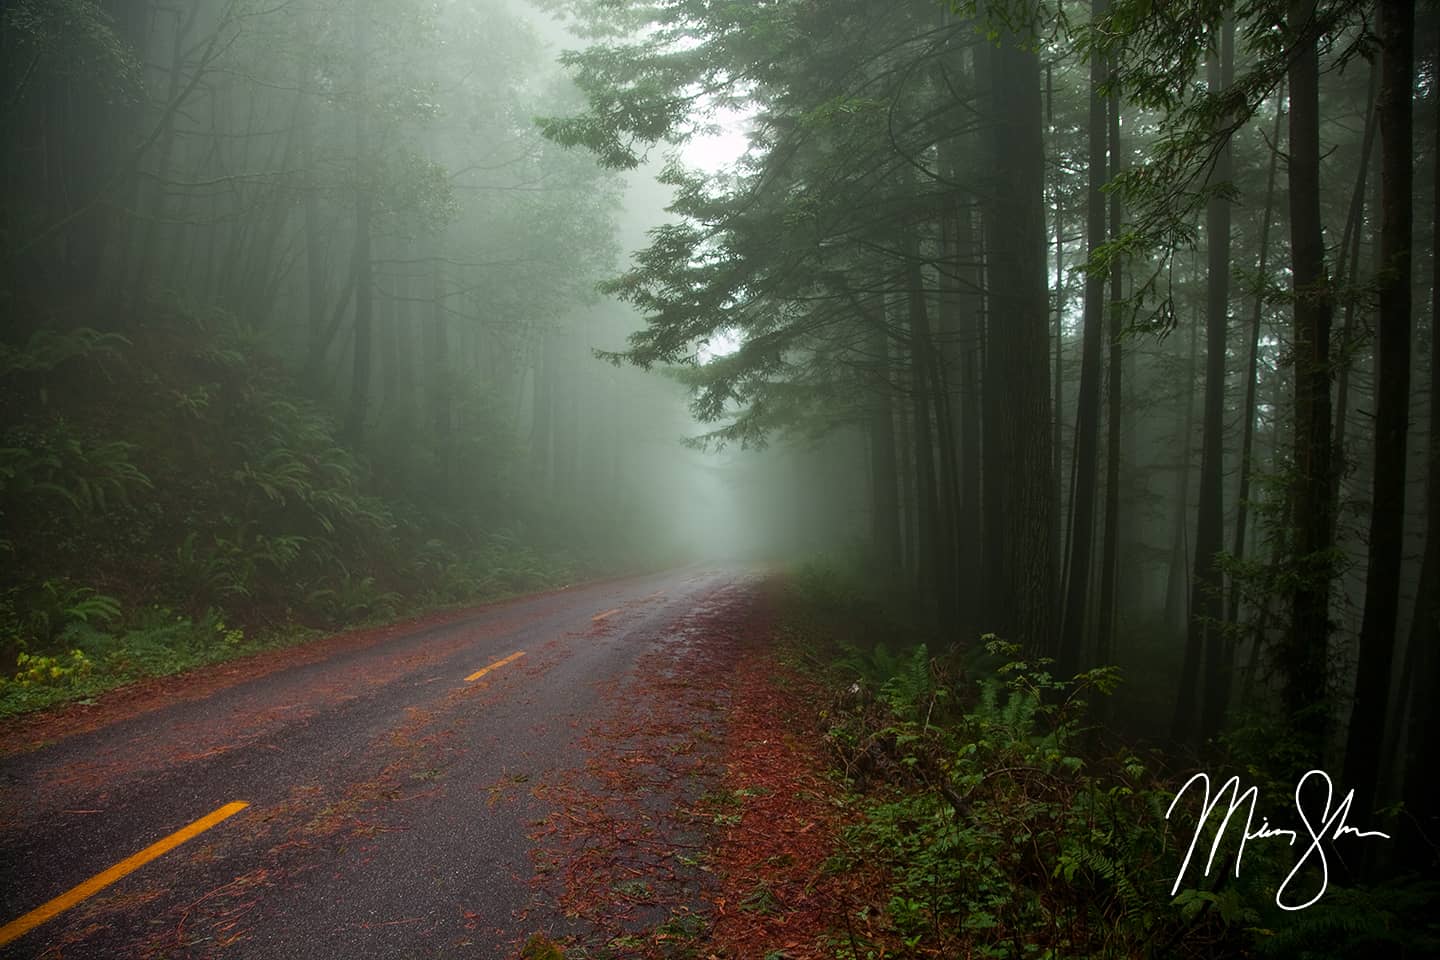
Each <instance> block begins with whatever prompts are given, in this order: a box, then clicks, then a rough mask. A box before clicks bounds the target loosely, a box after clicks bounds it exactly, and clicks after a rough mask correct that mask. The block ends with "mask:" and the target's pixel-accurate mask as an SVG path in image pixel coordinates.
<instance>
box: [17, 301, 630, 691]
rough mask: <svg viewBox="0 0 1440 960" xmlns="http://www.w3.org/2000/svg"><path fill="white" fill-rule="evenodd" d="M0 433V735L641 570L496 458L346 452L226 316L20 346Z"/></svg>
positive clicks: (415, 438)
mask: <svg viewBox="0 0 1440 960" xmlns="http://www.w3.org/2000/svg"><path fill="white" fill-rule="evenodd" d="M479 402H480V401H478V400H477V401H476V403H477V404H478V403H479ZM472 406H473V405H472ZM0 410H3V411H4V417H3V420H0V584H3V587H0V716H10V715H14V714H17V713H22V712H25V711H27V710H33V709H36V708H39V707H43V706H48V705H51V704H54V703H58V702H62V701H65V700H72V699H77V698H79V699H83V698H86V697H90V696H93V695H95V694H96V693H97V692H99V691H101V690H103V689H106V688H108V687H113V686H116V685H119V684H123V683H126V682H129V681H131V680H134V679H137V678H140V677H146V676H154V675H157V674H166V673H174V672H177V671H181V670H185V669H188V668H191V667H194V666H198V665H201V664H205V663H211V662H215V661H217V660H222V659H226V658H230V657H233V656H237V655H240V654H244V653H248V652H252V651H254V650H257V649H261V648H264V647H267V646H274V645H278V644H288V643H293V642H296V641H297V640H298V639H303V638H305V637H310V636H315V635H319V634H321V633H326V632H333V631H335V630H337V629H342V628H346V627H351V626H356V625H362V624H369V623H376V622H383V621H388V620H393V619H395V618H397V617H401V616H405V615H408V614H414V613H419V612H423V611H429V610H435V609H439V608H444V607H449V606H456V605H464V604H469V603H475V602H479V601H485V600H490V599H496V598H499V597H504V596H508V595H514V594H519V593H525V592H530V591H534V590H540V589H545V588H548V587H552V586H558V585H561V584H565V583H571V582H574V581H575V580H577V579H581V578H583V577H584V576H586V575H591V574H593V573H595V572H598V571H599V570H602V569H606V568H614V567H615V566H617V565H618V566H626V565H634V563H635V558H627V557H623V556H617V554H616V551H613V550H612V551H610V552H608V553H602V551H601V550H600V549H599V548H598V547H597V546H596V543H597V542H598V536H590V537H588V538H587V535H586V533H585V527H584V521H583V519H582V520H577V521H576V522H574V523H570V522H569V519H570V518H569V517H568V516H567V515H566V514H565V512H564V511H563V510H559V509H557V508H555V507H554V505H552V504H548V503H546V502H544V500H543V498H542V497H541V496H540V495H538V494H535V493H533V492H532V491H530V490H529V489H528V488H527V484H526V483H525V482H524V477H523V476H521V475H520V473H519V469H518V467H516V464H517V463H518V460H517V458H516V456H515V455H514V454H513V451H512V450H511V449H510V446H509V445H507V443H506V441H505V440H504V438H503V437H499V436H497V435H493V434H487V433H484V432H483V431H481V432H478V433H477V434H476V437H478V438H479V439H476V440H475V441H474V443H475V444H480V443H482V442H483V443H484V444H487V445H488V446H486V447H485V448H484V449H481V448H480V447H478V446H477V447H476V449H473V450H472V449H470V448H469V447H462V448H457V449H456V454H455V460H454V462H450V463H444V462H441V461H440V460H439V459H438V458H437V457H435V456H434V455H433V453H427V452H426V451H429V450H431V449H432V448H433V446H434V444H433V443H432V442H431V441H432V440H433V438H430V437H428V436H427V434H426V433H425V430H424V429H423V428H422V429H416V430H414V431H411V436H410V437H409V444H410V445H409V446H407V447H405V448H404V449H400V448H398V447H397V448H394V449H392V448H391V447H389V446H386V444H387V443H388V442H389V441H387V440H386V438H385V436H384V434H383V432H380V431H377V432H376V434H375V436H374V439H373V440H372V443H371V446H369V447H367V448H364V449H357V448H355V447H354V446H353V445H350V444H347V443H346V442H344V441H343V440H342V438H341V436H340V433H339V431H338V429H337V426H336V423H335V422H334V420H333V418H332V417H331V416H330V415H329V413H328V412H327V411H326V410H324V409H323V408H322V407H321V406H319V405H318V404H317V403H315V402H313V401H312V400H310V399H308V398H307V397H306V395H305V394H304V392H303V391H302V390H301V389H300V388H299V386H298V385H297V384H296V382H295V381H294V379H293V377H292V376H291V374H290V373H289V372H288V371H287V370H286V369H285V368H284V367H283V366H282V365H281V364H280V363H279V362H278V361H276V360H275V359H274V358H272V357H270V356H268V355H267V354H266V353H265V352H264V351H263V350H262V349H261V347H260V339H259V337H258V335H257V334H255V333H254V332H253V331H250V330H246V329H244V328H242V327H240V326H238V325H237V324H235V323H234V321H233V320H231V319H230V318H228V317H226V316H225V315H223V314H218V313H217V314H213V315H204V316H198V315H195V314H193V313H191V312H187V311H186V310H184V309H182V308H181V307H180V306H179V305H175V304H170V305H168V306H167V305H163V304H157V305H154V309H153V312H152V313H150V314H148V315H147V316H145V317H143V318H140V320H138V321H137V322H134V323H131V324H129V325H127V326H126V327H125V329H124V332H123V334H121V333H117V332H102V331H99V330H96V329H93V328H92V327H88V326H68V327H67V326H63V325H61V324H58V323H55V322H53V321H51V322H47V323H35V324H32V325H29V326H27V325H26V324H24V323H21V322H18V321H17V322H12V323H11V324H10V325H9V326H8V327H7V330H6V331H5V333H4V335H3V337H0ZM464 412H465V413H466V415H467V416H471V417H472V418H473V419H474V420H475V422H476V423H477V424H480V423H481V421H482V420H483V419H484V417H483V416H482V414H483V413H484V411H481V410H474V409H471V408H470V407H466V408H464ZM478 429H479V428H478V427H477V431H478ZM472 445H473V444H472ZM472 461H474V462H481V463H483V465H484V469H483V470H481V469H479V468H476V469H475V470H474V471H472V472H470V473H469V474H467V475H466V476H465V477H464V478H463V482H462V480H461V479H460V478H458V477H457V474H456V470H457V464H461V465H466V464H470V463H471V462H472Z"/></svg>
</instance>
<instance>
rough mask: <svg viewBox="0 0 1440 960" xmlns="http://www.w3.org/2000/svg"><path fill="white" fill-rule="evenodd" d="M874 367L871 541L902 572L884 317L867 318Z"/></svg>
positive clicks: (888, 566) (891, 567) (885, 561)
mask: <svg viewBox="0 0 1440 960" xmlns="http://www.w3.org/2000/svg"><path fill="white" fill-rule="evenodd" d="M865 319H866V321H867V327H868V331H869V332H868V333H867V335H866V338H867V341H868V343H869V353H870V356H871V361H870V362H871V363H872V364H873V365H874V367H873V369H874V384H873V387H872V391H873V395H872V398H871V406H870V483H871V491H872V496H871V500H872V508H873V514H872V516H871V528H870V529H871V540H872V543H873V545H874V549H875V553H876V556H877V557H878V558H879V560H880V562H881V563H882V564H884V566H885V567H886V572H887V573H889V572H893V571H895V570H898V569H900V565H901V556H900V489H899V483H898V479H897V476H898V475H897V472H896V469H897V468H896V464H895V413H894V411H893V410H892V409H891V400H890V398H891V392H892V390H893V387H892V384H891V382H890V348H889V344H888V342H887V337H886V334H885V325H884V316H883V314H882V315H881V316H878V317H876V316H868V317H866V318H865Z"/></svg>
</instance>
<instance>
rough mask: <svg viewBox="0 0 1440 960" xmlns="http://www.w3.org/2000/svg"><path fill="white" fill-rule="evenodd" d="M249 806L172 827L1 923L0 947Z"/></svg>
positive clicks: (231, 806) (229, 805)
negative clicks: (157, 838) (141, 847)
mask: <svg viewBox="0 0 1440 960" xmlns="http://www.w3.org/2000/svg"><path fill="white" fill-rule="evenodd" d="M249 805H250V804H248V803H246V802H245V801H243V800H237V801H235V802H234V803H227V804H225V806H223V807H221V808H220V809H219V810H216V811H215V812H214V813H210V814H207V815H205V816H203V817H201V818H200V819H199V820H196V821H195V822H194V823H192V824H190V826H188V827H183V828H181V829H179V830H176V831H175V832H174V833H172V834H170V836H168V837H166V838H165V839H164V840H161V841H159V842H157V843H152V844H151V845H150V846H148V847H146V848H145V849H144V850H141V851H140V852H139V853H137V854H133V855H132V856H129V857H126V858H125V859H124V860H121V861H120V862H119V863H117V864H115V866H113V867H111V868H110V869H109V870H106V871H105V872H104V873H97V874H96V875H95V876H93V877H91V878H90V879H89V880H86V881H85V882H84V883H82V884H80V886H78V887H75V888H74V889H72V890H70V891H69V892H68V893H62V894H61V895H60V896H58V897H56V898H55V899H54V900H51V901H50V902H49V903H47V904H45V905H44V906H40V907H36V908H35V909H34V910H31V911H30V912H29V913H27V914H25V916H23V917H20V918H19V919H18V920H11V921H10V922H9V923H7V924H5V926H3V927H0V947H3V946H4V945H5V944H7V943H9V942H10V941H12V940H14V939H16V938H18V937H23V936H24V935H25V934H27V933H29V932H30V931H31V930H34V929H35V928H36V927H38V926H40V924H42V923H44V922H45V921H47V920H50V919H52V918H54V917H55V916H57V915H58V914H60V913H63V912H64V911H66V910H69V909H70V908H71V907H73V906H75V904H77V903H79V902H80V901H81V900H85V899H87V898H89V897H93V896H94V895H95V894H97V893H99V892H100V891H101V890H104V889H105V888H106V887H108V886H110V884H112V883H114V882H115V881H116V880H119V879H121V878H122V877H124V876H126V875H127V874H130V873H134V872H135V871H136V870H139V869H140V868H141V867H143V866H145V864H147V863H149V862H150V861H151V860H154V859H155V858H156V857H158V856H160V855H162V854H164V853H167V852H169V851H170V850H173V849H175V848H176V847H178V846H180V844H182V843H184V842H185V841H186V840H189V839H190V838H191V837H194V836H196V835H197V834H201V833H204V832H205V831H206V830H209V829H210V828H211V827H213V826H215V824H217V823H219V822H220V821H221V820H224V819H226V818H227V817H231V816H234V815H235V814H237V813H239V812H240V811H241V810H244V809H245V808H246V807H248V806H249Z"/></svg>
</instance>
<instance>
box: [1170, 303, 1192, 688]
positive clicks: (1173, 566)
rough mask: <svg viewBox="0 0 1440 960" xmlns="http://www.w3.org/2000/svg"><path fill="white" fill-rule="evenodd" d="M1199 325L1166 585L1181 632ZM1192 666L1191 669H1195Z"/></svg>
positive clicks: (1186, 609)
mask: <svg viewBox="0 0 1440 960" xmlns="http://www.w3.org/2000/svg"><path fill="white" fill-rule="evenodd" d="M1199 341H1200V325H1199V324H1198V323H1192V324H1191V326H1190V355H1189V361H1188V362H1187V363H1186V365H1185V420H1184V425H1183V426H1182V428H1181V430H1180V463H1179V475H1178V476H1177V477H1176V478H1175V525H1174V527H1173V528H1172V529H1173V531H1174V533H1173V535H1172V537H1171V541H1170V542H1171V548H1170V575H1169V577H1168V578H1167V580H1166V584H1165V626H1166V629H1167V630H1171V629H1173V630H1175V631H1177V632H1178V631H1181V630H1184V629H1185V628H1186V625H1187V624H1188V623H1189V622H1190V550H1189V543H1190V537H1189V531H1190V474H1191V473H1193V472H1194V470H1193V469H1192V466H1193V464H1192V461H1191V458H1192V455H1193V453H1194V451H1193V450H1192V449H1191V446H1190V438H1191V435H1192V434H1193V433H1194V432H1195V365H1196V359H1197V358H1198V356H1199V352H1200V349H1199ZM1193 669H1194V668H1193V666H1192V670H1193Z"/></svg>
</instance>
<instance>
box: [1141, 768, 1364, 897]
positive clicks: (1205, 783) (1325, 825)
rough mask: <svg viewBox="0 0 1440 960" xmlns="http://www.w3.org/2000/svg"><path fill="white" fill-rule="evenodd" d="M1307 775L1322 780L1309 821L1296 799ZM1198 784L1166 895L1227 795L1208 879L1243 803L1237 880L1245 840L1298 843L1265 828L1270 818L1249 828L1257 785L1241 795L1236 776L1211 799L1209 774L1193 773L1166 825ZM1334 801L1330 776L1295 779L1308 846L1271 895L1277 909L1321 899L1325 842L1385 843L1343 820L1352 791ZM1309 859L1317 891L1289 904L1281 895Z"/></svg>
mask: <svg viewBox="0 0 1440 960" xmlns="http://www.w3.org/2000/svg"><path fill="white" fill-rule="evenodd" d="M1312 777H1318V778H1319V779H1320V780H1322V781H1324V785H1325V805H1324V806H1323V807H1321V808H1320V810H1319V814H1320V816H1319V818H1318V819H1317V820H1312V819H1311V813H1313V812H1314V811H1313V810H1307V809H1306V805H1305V803H1304V801H1302V800H1301V793H1302V792H1304V790H1305V784H1306V783H1308V782H1309V781H1310V779H1311V778H1312ZM1197 783H1198V784H1200V785H1201V786H1202V788H1203V789H1204V791H1205V794H1204V801H1203V803H1202V805H1201V808H1200V818H1199V821H1198V822H1197V823H1196V824H1195V833H1194V835H1193V836H1192V837H1191V838H1190V848H1189V849H1188V850H1187V851H1186V852H1185V859H1184V861H1183V862H1182V863H1181V864H1180V872H1179V873H1177V874H1176V875H1175V885H1174V886H1173V887H1171V888H1170V895H1171V896H1174V895H1175V894H1176V893H1177V892H1178V891H1179V890H1180V882H1181V881H1182V880H1183V879H1184V877H1185V872H1186V871H1187V870H1189V869H1190V860H1191V858H1192V857H1193V856H1194V855H1195V848H1196V846H1198V845H1199V843H1200V836H1201V834H1202V833H1204V831H1205V825H1206V824H1207V823H1208V822H1209V820H1210V816H1211V814H1213V813H1214V812H1215V810H1216V808H1217V807H1219V806H1220V803H1221V801H1222V800H1224V799H1225V796H1226V794H1227V793H1228V794H1229V795H1230V802H1229V807H1228V808H1227V809H1226V811H1225V818H1224V819H1223V820H1221V821H1220V828H1219V829H1218V830H1216V831H1215V839H1214V841H1213V842H1212V843H1211V844H1210V855H1209V856H1208V857H1207V858H1206V860H1205V872H1204V876H1207V877H1208V876H1209V875H1210V868H1211V867H1212V866H1213V865H1214V863H1215V855H1216V854H1217V853H1218V852H1219V851H1220V842H1221V841H1222V840H1223V839H1224V838H1225V832H1226V830H1227V829H1228V828H1229V826H1230V819H1231V817H1233V816H1234V815H1235V811H1237V810H1239V809H1240V808H1241V807H1242V806H1244V805H1245V804H1246V802H1247V801H1248V802H1249V809H1248V810H1247V811H1246V813H1245V832H1244V834H1243V835H1242V836H1241V838H1240V846H1239V847H1238V849H1236V851H1235V876H1236V877H1239V876H1240V860H1241V858H1242V857H1243V856H1244V855H1245V844H1246V843H1248V842H1249V841H1251V840H1269V839H1272V838H1274V837H1286V838H1287V841H1288V843H1289V844H1290V846H1292V847H1293V846H1295V844H1296V843H1297V842H1298V841H1299V840H1300V831H1298V830H1289V829H1284V828H1281V827H1272V826H1270V821H1269V819H1268V818H1266V817H1262V818H1261V820H1260V825H1259V826H1258V827H1256V826H1254V823H1255V805H1256V803H1257V802H1258V801H1259V798H1260V790H1259V788H1258V787H1254V786H1252V787H1250V788H1249V789H1248V790H1243V791H1242V790H1241V789H1240V778H1239V777H1238V776H1235V777H1231V778H1230V779H1229V780H1226V781H1225V782H1224V783H1223V784H1222V785H1221V786H1220V789H1219V791H1217V792H1216V794H1215V796H1214V798H1213V799H1212V798H1211V796H1210V777H1209V775H1208V774H1204V773H1197V774H1195V775H1194V776H1193V777H1191V778H1190V779H1189V780H1186V781H1185V785H1184V786H1182V787H1181V788H1180V792H1179V793H1177V794H1175V799H1174V800H1171V801H1170V807H1169V809H1167V810H1166V811H1165V819H1166V820H1167V821H1168V820H1169V819H1170V815H1171V814H1172V813H1174V812H1175V805H1176V804H1178V803H1179V802H1180V798H1181V797H1183V796H1184V795H1185V794H1186V792H1188V791H1189V789H1190V788H1191V787H1192V786H1194V785H1195V784H1197ZM1334 800H1335V785H1334V784H1333V783H1331V781H1330V776H1329V774H1327V773H1326V772H1325V771H1324V770H1311V771H1310V772H1309V773H1306V774H1305V776H1303V777H1301V778H1300V782H1299V783H1297V784H1295V812H1296V813H1297V814H1299V816H1300V822H1301V823H1303V824H1304V827H1305V834H1306V835H1307V836H1308V837H1309V845H1308V846H1307V847H1306V848H1305V850H1304V852H1303V853H1301V854H1300V858H1299V859H1298V860H1296V861H1295V866H1294V867H1292V868H1291V870H1290V872H1289V873H1288V874H1287V875H1286V876H1285V879H1284V881H1283V882H1282V883H1281V884H1280V886H1279V887H1278V888H1277V889H1276V891H1275V905H1276V906H1278V907H1279V908H1280V909H1282V910H1304V909H1305V908H1306V907H1308V906H1311V905H1312V904H1314V903H1315V902H1316V901H1317V900H1319V899H1320V898H1321V897H1322V896H1324V895H1325V889H1326V888H1327V887H1328V886H1329V885H1330V865H1329V864H1328V863H1327V862H1326V859H1325V849H1324V847H1323V846H1322V844H1323V843H1324V842H1325V841H1327V840H1339V839H1340V838H1341V837H1343V836H1345V835H1346V834H1352V835H1354V836H1356V837H1382V838H1384V839H1386V840H1389V839H1390V835H1389V834H1388V833H1381V832H1380V831H1379V830H1358V829H1356V828H1355V827H1352V826H1350V825H1349V823H1348V822H1347V821H1348V819H1349V817H1350V806H1351V804H1352V803H1353V802H1354V800H1355V791H1354V790H1350V791H1348V792H1347V793H1346V794H1345V797H1344V799H1342V800H1341V801H1340V802H1339V803H1338V804H1335V807H1334V809H1333V810H1332V809H1331V805H1332V803H1334ZM1312 857H1317V858H1319V865H1320V888H1319V889H1318V890H1317V891H1316V892H1315V895H1314V896H1312V897H1311V898H1310V899H1309V900H1306V901H1305V902H1304V903H1291V902H1289V900H1288V898H1287V897H1286V896H1285V893H1286V891H1287V890H1288V889H1289V887H1290V884H1291V881H1293V880H1294V879H1295V877H1296V875H1297V874H1299V873H1300V870H1301V869H1302V868H1303V867H1304V866H1305V865H1306V864H1307V863H1309V862H1310V861H1311V858H1312Z"/></svg>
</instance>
